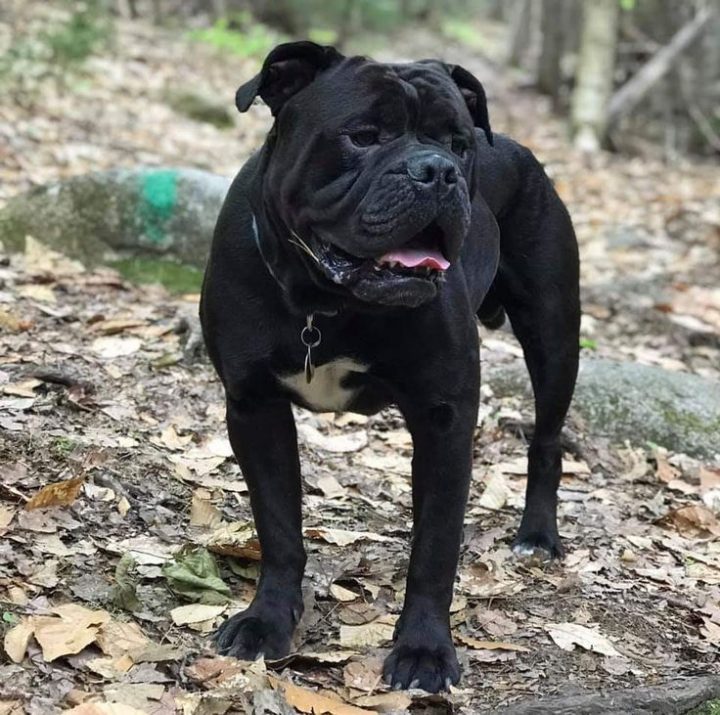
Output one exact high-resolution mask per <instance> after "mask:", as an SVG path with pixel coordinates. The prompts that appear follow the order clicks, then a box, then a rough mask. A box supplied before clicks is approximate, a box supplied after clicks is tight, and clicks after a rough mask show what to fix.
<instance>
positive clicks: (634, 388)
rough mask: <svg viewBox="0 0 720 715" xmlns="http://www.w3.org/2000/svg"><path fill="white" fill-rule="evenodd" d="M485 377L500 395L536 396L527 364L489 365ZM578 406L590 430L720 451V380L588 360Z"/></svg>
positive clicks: (700, 452)
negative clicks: (531, 387)
mask: <svg viewBox="0 0 720 715" xmlns="http://www.w3.org/2000/svg"><path fill="white" fill-rule="evenodd" d="M483 380H484V381H485V382H487V383H488V384H489V385H490V387H492V389H493V391H494V392H495V393H496V394H497V395H499V396H503V395H509V394H518V393H523V394H525V395H527V396H530V395H531V394H532V393H531V390H530V380H529V378H528V376H527V371H526V370H525V366H524V365H521V364H512V365H502V366H500V365H497V366H492V365H487V366H486V369H485V374H484V376H483ZM572 409H573V410H574V411H575V412H577V413H578V414H579V415H580V416H581V417H582V418H583V419H584V420H585V422H586V424H587V427H588V431H589V432H590V434H594V435H598V436H604V437H609V438H610V439H612V440H613V441H615V442H618V443H623V442H625V441H626V440H627V441H629V442H631V443H634V444H637V445H644V444H646V443H647V442H653V443H655V444H658V445H660V446H662V447H666V448H667V449H669V450H672V451H675V452H684V453H686V454H689V455H692V456H696V457H701V458H712V457H716V456H717V455H720V383H717V382H714V381H712V380H708V379H706V378H702V377H699V376H697V375H691V374H687V373H681V372H670V371H668V370H663V369H661V368H658V367H650V366H647V365H638V364H636V363H618V362H613V361H610V360H583V361H581V364H580V373H579V375H578V383H577V388H576V390H575V398H574V400H573V407H572Z"/></svg>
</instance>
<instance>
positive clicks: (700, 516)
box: [657, 504, 720, 537]
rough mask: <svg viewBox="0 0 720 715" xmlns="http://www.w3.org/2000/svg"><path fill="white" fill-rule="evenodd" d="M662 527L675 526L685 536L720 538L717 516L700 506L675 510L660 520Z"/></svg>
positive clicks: (719, 525)
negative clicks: (709, 535) (710, 535)
mask: <svg viewBox="0 0 720 715" xmlns="http://www.w3.org/2000/svg"><path fill="white" fill-rule="evenodd" d="M657 523H658V524H661V525H662V526H673V527H675V529H677V530H678V532H679V533H680V534H682V535H683V536H690V537H697V536H707V535H708V534H712V535H713V536H720V523H718V519H717V517H716V516H715V514H714V513H713V512H712V511H711V510H710V509H708V508H707V507H706V506H701V505H699V504H696V505H692V506H683V507H680V508H679V509H673V510H672V511H670V512H668V513H667V514H666V515H665V516H664V517H662V518H661V519H659V520H658V522H657Z"/></svg>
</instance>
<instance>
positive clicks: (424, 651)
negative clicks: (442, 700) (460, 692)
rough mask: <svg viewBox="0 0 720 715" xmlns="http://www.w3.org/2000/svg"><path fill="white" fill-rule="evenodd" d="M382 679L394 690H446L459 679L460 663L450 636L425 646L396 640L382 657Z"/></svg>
mask: <svg viewBox="0 0 720 715" xmlns="http://www.w3.org/2000/svg"><path fill="white" fill-rule="evenodd" d="M383 678H384V679H385V682H386V683H388V685H390V687H392V688H393V689H394V690H400V689H407V688H422V690H426V691H427V692H429V693H438V692H440V691H441V690H449V689H450V686H451V685H454V684H455V683H457V682H458V680H460V665H459V664H458V660H457V656H456V655H455V648H454V646H453V644H452V642H451V641H450V638H449V636H448V639H447V642H439V643H434V644H428V645H420V644H410V643H407V644H406V643H403V642H402V641H398V642H397V643H396V644H395V647H394V648H393V649H392V651H390V655H388V657H387V658H386V659H385V663H384V665H383Z"/></svg>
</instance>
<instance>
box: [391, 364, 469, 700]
mask: <svg viewBox="0 0 720 715" xmlns="http://www.w3.org/2000/svg"><path fill="white" fill-rule="evenodd" d="M458 377H459V378H460V380H462V377H463V376H462V375H460V376H459V375H457V374H455V375H453V377H452V378H451V379H453V380H454V379H457V378H458ZM458 384H461V385H463V387H462V390H461V392H459V393H455V394H454V395H453V396H452V398H451V399H446V400H442V399H438V398H437V397H436V398H435V399H434V400H430V399H429V398H428V396H427V394H428V391H429V390H428V386H427V383H426V384H425V385H418V390H417V393H416V397H415V398H414V399H412V401H411V402H410V404H409V405H406V406H403V412H404V414H405V418H406V420H407V423H408V428H409V429H410V432H411V434H412V438H413V462H412V485H413V519H414V528H413V533H414V535H413V544H412V553H411V556H410V566H409V569H408V577H407V589H406V593H405V604H404V606H403V611H402V614H401V616H400V620H399V621H398V624H397V627H396V630H395V645H394V647H393V649H392V651H391V653H390V655H388V657H387V659H386V660H385V665H384V676H385V679H386V681H387V682H389V683H390V684H391V685H392V686H393V687H395V688H397V687H401V688H408V687H420V688H423V689H424V690H427V691H430V692H437V691H439V690H442V689H443V688H447V687H448V685H449V684H450V683H456V682H457V681H458V679H459V677H460V668H459V665H458V661H457V657H456V655H455V648H454V646H453V642H452V637H451V635H450V603H451V601H452V595H453V584H454V581H455V572H456V570H457V563H458V556H459V551H460V542H461V539H462V529H463V516H464V513H465V504H466V501H467V495H468V487H469V484H470V475H471V470H472V438H473V431H474V428H475V424H476V422H477V407H478V399H479V396H478V395H479V368H478V365H477V363H475V364H474V367H473V366H470V367H469V369H468V370H467V373H466V375H465V380H464V381H462V382H459V383H458Z"/></svg>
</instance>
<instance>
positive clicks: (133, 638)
mask: <svg viewBox="0 0 720 715" xmlns="http://www.w3.org/2000/svg"><path fill="white" fill-rule="evenodd" d="M96 641H97V644H98V647H99V648H100V650H101V651H102V652H103V653H104V654H105V655H109V656H111V657H112V658H120V657H122V656H123V655H127V654H128V653H132V652H134V651H136V650H141V649H143V648H146V647H147V646H148V645H150V639H149V638H148V637H147V636H146V635H145V634H144V633H143V632H142V629H141V628H140V626H138V625H137V624H136V623H133V622H131V621H127V622H124V623H123V622H121V621H114V620H113V621H108V622H107V623H104V624H103V625H102V626H101V627H100V632H99V633H98V635H97V638H96Z"/></svg>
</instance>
